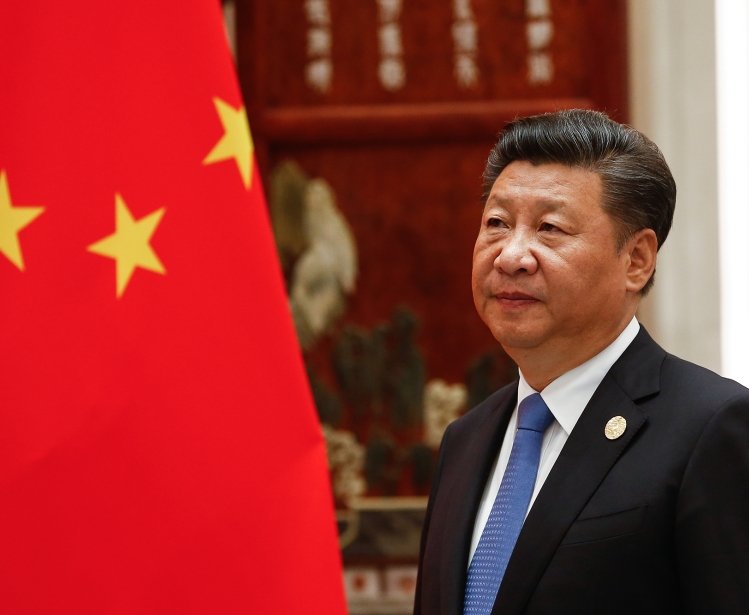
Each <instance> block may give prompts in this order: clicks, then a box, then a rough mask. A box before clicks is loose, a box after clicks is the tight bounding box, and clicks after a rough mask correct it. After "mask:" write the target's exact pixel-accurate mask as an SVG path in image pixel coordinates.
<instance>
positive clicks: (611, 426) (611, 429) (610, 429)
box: [603, 416, 627, 440]
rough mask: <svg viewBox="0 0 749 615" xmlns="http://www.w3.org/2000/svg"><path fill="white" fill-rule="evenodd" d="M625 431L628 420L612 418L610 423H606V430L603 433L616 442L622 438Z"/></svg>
mask: <svg viewBox="0 0 749 615" xmlns="http://www.w3.org/2000/svg"><path fill="white" fill-rule="evenodd" d="M625 429H627V419H625V418H624V417H623V416H615V417H613V418H610V419H609V422H608V423H606V428H605V429H604V430H603V433H605V434H606V437H607V438H608V439H609V440H616V439H617V438H619V437H621V435H622V434H623V433H624V430H625Z"/></svg>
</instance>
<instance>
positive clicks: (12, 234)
mask: <svg viewBox="0 0 749 615" xmlns="http://www.w3.org/2000/svg"><path fill="white" fill-rule="evenodd" d="M43 211H44V207H13V203H11V201H10V189H9V188H8V177H7V176H6V174H5V171H0V253H2V254H5V256H6V257H7V258H8V260H9V261H10V262H11V263H13V264H14V265H15V266H16V267H18V269H20V270H21V271H23V270H24V268H25V267H24V264H23V254H22V253H21V244H20V242H19V241H18V233H19V232H21V230H22V229H23V228H25V227H26V226H28V225H29V224H31V223H32V222H33V221H34V220H35V219H36V218H37V216H39V215H40V214H41V213H42V212H43Z"/></svg>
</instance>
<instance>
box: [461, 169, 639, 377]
mask: <svg viewBox="0 0 749 615" xmlns="http://www.w3.org/2000/svg"><path fill="white" fill-rule="evenodd" d="M601 193H602V188H601V179H600V177H599V176H598V175H597V174H595V173H593V172H591V171H587V170H584V169H581V168H575V167H567V166H564V165H560V164H541V165H538V166H534V165H532V164H531V163H529V162H525V161H516V162H513V163H511V164H510V165H508V166H507V167H506V168H505V169H504V171H502V173H501V174H500V176H499V177H498V178H497V180H496V181H495V182H494V186H493V187H492V190H491V194H490V195H489V198H488V199H487V202H486V205H485V207H484V213H483V217H482V221H481V229H480V231H479V235H478V238H477V239H476V246H475V248H474V252H473V276H472V287H473V300H474V303H475V305H476V309H477V310H478V313H479V315H480V316H481V318H482V319H483V321H484V322H485V323H486V325H487V326H488V327H489V329H490V330H491V332H492V334H493V335H494V337H495V338H496V339H497V340H498V341H499V342H500V343H501V344H502V346H503V347H504V349H505V351H506V352H507V353H508V354H509V355H510V356H511V357H512V358H514V359H515V361H517V362H520V359H522V358H523V357H527V356H531V355H530V354H529V353H533V352H535V351H538V350H540V351H541V353H540V354H541V355H543V356H544V357H545V360H546V361H549V362H555V361H556V362H560V363H561V364H563V365H564V366H565V367H566V368H567V369H571V368H572V367H575V366H576V365H579V364H580V363H582V362H584V361H585V360H587V359H588V358H590V357H591V356H594V355H595V354H597V353H598V352H599V351H600V350H602V349H603V348H605V347H606V346H607V345H608V344H609V343H610V342H612V341H613V339H614V338H615V337H616V335H617V334H618V333H619V332H620V331H621V329H623V328H624V326H626V324H627V322H628V320H629V319H630V318H631V316H632V314H633V312H634V306H636V301H637V299H636V294H635V295H633V293H631V292H630V293H628V292H627V287H626V280H627V276H626V271H627V266H628V264H629V260H630V259H629V256H628V254H627V250H621V252H620V253H617V249H616V248H617V246H616V226H615V224H614V222H613V220H612V219H611V218H610V216H609V215H608V214H607V213H606V212H605V211H604V210H603V209H602V206H601ZM633 302H634V303H633ZM538 354H539V353H536V355H535V356H538ZM521 367H522V365H521ZM524 373H525V372H524Z"/></svg>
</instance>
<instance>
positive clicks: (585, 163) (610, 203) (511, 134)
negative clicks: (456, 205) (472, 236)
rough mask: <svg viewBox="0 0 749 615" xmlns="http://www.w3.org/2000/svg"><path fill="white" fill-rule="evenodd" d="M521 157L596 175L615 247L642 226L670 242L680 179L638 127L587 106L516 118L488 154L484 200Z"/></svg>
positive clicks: (647, 287) (650, 282) (531, 161)
mask: <svg viewBox="0 0 749 615" xmlns="http://www.w3.org/2000/svg"><path fill="white" fill-rule="evenodd" d="M518 160H523V161H527V162H530V163H532V164H544V163H558V164H563V165H566V166H569V167H580V168H583V169H587V170H589V171H592V172H594V173H596V174H598V176H599V177H600V178H601V184H602V190H603V196H602V199H603V203H602V206H603V208H604V210H606V211H607V212H608V214H609V215H610V216H611V217H612V218H613V219H614V221H615V222H616V223H617V226H618V229H619V232H618V234H617V249H621V248H622V247H623V246H624V244H625V243H626V241H627V239H629V237H631V236H632V235H633V234H634V233H635V232H637V231H639V230H640V229H644V228H651V229H653V231H655V234H656V237H657V238H658V249H660V247H661V246H662V245H663V243H664V242H665V241H666V237H667V236H668V232H669V230H670V229H671V222H672V220H673V216H674V208H675V206H676V183H675V182H674V178H673V176H672V175H671V170H670V169H669V168H668V164H667V163H666V159H665V158H664V157H663V154H662V153H661V151H660V149H658V146H657V145H656V144H655V143H653V142H652V141H651V140H650V139H648V138H647V137H646V136H645V135H643V134H642V133H640V132H638V131H637V130H635V129H634V128H632V127H630V126H626V125H624V124H619V123H618V122H615V121H613V120H612V119H611V118H609V117H608V116H607V115H606V114H605V113H601V112H600V111H590V110H587V109H570V110H566V111H557V112H554V113H544V114H542V115H534V116H530V117H524V118H519V119H516V120H514V121H512V122H510V123H509V124H507V126H506V127H505V128H504V130H503V131H502V132H501V133H500V135H499V139H498V140H497V143H496V145H495V146H494V148H493V149H492V151H491V153H490V154H489V159H488V160H487V163H486V168H485V169H484V185H483V188H484V190H483V191H484V200H486V198H488V196H489V193H490V192H491V189H492V186H493V185H494V182H495V181H496V179H497V177H499V175H500V173H502V171H503V170H504V169H505V167H507V166H508V165H509V164H510V163H512V162H515V161H518ZM653 279H654V278H653V277H651V278H650V280H649V281H648V283H647V284H646V285H645V287H644V288H643V291H642V292H643V294H645V293H646V292H647V291H648V290H649V289H650V287H651V286H652V284H653Z"/></svg>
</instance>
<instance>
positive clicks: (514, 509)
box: [463, 393, 554, 615]
mask: <svg viewBox="0 0 749 615" xmlns="http://www.w3.org/2000/svg"><path fill="white" fill-rule="evenodd" d="M553 420H554V417H553V415H552V414H551V412H550V411H549V408H548V407H547V406H546V403H545V402H544V400H543V399H541V395H540V394H539V393H534V394H533V395H529V396H528V397H526V398H525V399H524V400H523V401H522V402H520V406H519V408H518V430H517V432H516V434H515V441H514V442H513V443H512V452H511V453H510V460H509V461H508V462H507V469H506V470H505V473H504V476H503V477H502V484H501V485H500V487H499V491H498V492H497V498H496V499H495V500H494V504H493V505H492V510H491V513H490V514H489V520H488V521H487V522H486V526H485V527H484V531H483V532H482V534H481V538H480V539H479V544H478V546H477V547H476V552H475V553H474V554H473V559H472V560H471V565H470V566H469V567H468V580H467V582H466V593H465V602H464V603H463V615H486V614H488V613H491V611H492V607H493V606H494V600H495V599H496V597H497V592H498V591H499V586H500V585H501V584H502V577H503V576H504V574H505V570H506V569H507V563H508V562H509V561H510V555H511V554H512V550H513V549H514V548H515V542H516V541H517V539H518V536H519V534H520V529H521V528H522V527H523V521H524V520H525V514H526V512H527V511H528V504H529V503H530V501H531V495H533V487H534V485H535V483H536V473H537V472H538V460H539V458H540V457H541V442H542V441H543V437H544V432H545V431H546V428H547V427H548V426H549V425H550V424H551V422H552V421H553Z"/></svg>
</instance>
